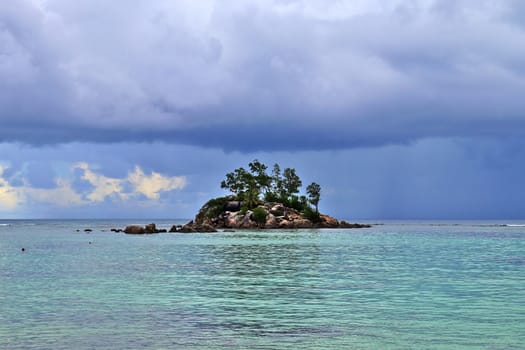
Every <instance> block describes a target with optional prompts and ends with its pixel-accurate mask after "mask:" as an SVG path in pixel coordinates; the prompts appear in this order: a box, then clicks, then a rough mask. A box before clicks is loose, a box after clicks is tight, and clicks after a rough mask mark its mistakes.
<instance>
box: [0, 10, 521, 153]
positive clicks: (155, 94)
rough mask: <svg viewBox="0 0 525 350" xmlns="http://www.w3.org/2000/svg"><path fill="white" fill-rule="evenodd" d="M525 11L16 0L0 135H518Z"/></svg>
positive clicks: (274, 142) (293, 140)
mask: <svg viewBox="0 0 525 350" xmlns="http://www.w3.org/2000/svg"><path fill="white" fill-rule="evenodd" d="M523 18H525V10H524V6H523V5H522V4H521V3H520V2H519V1H511V0H502V1H497V2H495V1H489V0H479V1H471V0H460V1H446V0H434V1H432V0H414V1H401V0H399V1H389V2H387V3H385V2H384V1H337V2H331V3H327V2H325V1H299V0H297V1H293V0H289V1H276V0H274V1H272V0H257V1H250V2H243V1H220V2H219V1H213V0H203V1H198V2H196V1H167V0H164V1H155V2H151V1H145V0H132V1H112V2H107V1H93V0H89V1H88V0H78V1H74V2H71V1H68V0H32V1H30V0H4V1H2V2H1V3H0V123H1V128H0V142H20V143H26V144H33V145H38V144H58V143H68V142H73V141H81V142H95V143H99V142H100V143H109V142H143V141H162V142H168V143H175V144H176V143H180V144H191V145H196V146H204V147H211V148H220V149H224V150H239V151H242V152H249V151H272V150H319V149H345V148H356V147H374V146H382V145H386V144H406V143H410V142H413V141H416V140H419V139H425V138H435V137H469V138H470V137H495V138H499V137H506V136H509V135H511V136H518V137H519V136H523V134H525V118H524V116H523V111H524V110H525V99H523V93H524V91H525V76H524V75H525V65H524V63H523V62H525V31H524V29H525V28H524V27H523V25H522V23H523V21H522V20H523Z"/></svg>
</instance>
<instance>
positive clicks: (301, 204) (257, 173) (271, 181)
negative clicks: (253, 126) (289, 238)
mask: <svg viewBox="0 0 525 350" xmlns="http://www.w3.org/2000/svg"><path fill="white" fill-rule="evenodd" d="M248 168H249V170H246V169H244V168H242V167H241V168H238V169H235V170H234V171H233V172H231V173H228V174H226V178H225V179H224V180H223V181H222V182H221V188H223V189H227V190H229V191H230V192H232V193H233V194H234V195H235V197H236V198H237V199H238V200H240V201H242V202H243V203H244V204H245V205H246V206H247V207H248V208H254V207H256V206H257V205H258V204H259V203H260V202H261V200H262V199H264V200H265V201H268V202H280V203H283V204H284V205H286V206H288V207H292V208H295V209H297V210H305V209H307V208H308V209H310V210H311V208H310V207H309V206H308V202H309V203H311V204H312V205H314V206H315V210H316V213H319V210H318V205H319V200H320V198H321V186H319V185H318V184H317V183H315V182H314V183H312V184H310V185H309V186H308V187H307V189H306V191H307V194H308V198H306V196H304V195H302V196H299V195H298V194H299V193H300V189H301V186H302V184H303V183H302V180H301V178H300V177H299V176H298V175H297V173H296V171H295V169H293V168H285V169H284V170H283V171H282V172H281V167H280V165H279V164H277V163H276V164H274V166H273V169H272V172H271V174H268V173H267V170H268V167H267V166H266V165H265V164H263V163H261V162H260V161H258V160H257V159H255V160H254V161H252V162H250V163H249V164H248Z"/></svg>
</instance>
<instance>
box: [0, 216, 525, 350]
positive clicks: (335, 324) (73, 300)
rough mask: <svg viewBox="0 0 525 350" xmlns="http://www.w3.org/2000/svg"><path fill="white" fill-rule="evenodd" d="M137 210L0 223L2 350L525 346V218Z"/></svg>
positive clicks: (481, 347)
mask: <svg viewBox="0 0 525 350" xmlns="http://www.w3.org/2000/svg"><path fill="white" fill-rule="evenodd" d="M156 222H157V224H158V226H160V227H165V228H168V227H169V226H170V224H172V223H173V222H161V221H158V220H157V221H156ZM126 223H131V222H130V221H127V222H117V221H114V222H112V221H0V349H498V350H500V349H525V227H519V226H516V227H508V226H507V227H502V226H494V225H490V224H488V223H481V224H480V223H460V224H451V223H438V224H431V223H425V222H421V223H417V222H412V223H395V222H394V223H386V224H384V225H380V226H375V227H373V228H371V229H362V230H299V231H259V232H240V231H239V232H234V233H216V234H159V235H148V236H128V235H124V234H114V233H110V232H108V231H109V229H110V228H113V227H123V226H124V225H125V224H126ZM138 223H141V224H145V223H147V222H138ZM84 228H92V229H93V232H92V233H91V234H86V233H84V232H83V229H84ZM77 229H79V230H80V232H77V231H76V230H77ZM103 231H105V232H103ZM90 242H91V243H90ZM22 247H24V248H25V252H22V251H21V248H22Z"/></svg>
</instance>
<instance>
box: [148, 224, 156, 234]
mask: <svg viewBox="0 0 525 350" xmlns="http://www.w3.org/2000/svg"><path fill="white" fill-rule="evenodd" d="M144 231H145V233H159V230H157V226H156V225H155V224H148V225H146V227H145V228H144Z"/></svg>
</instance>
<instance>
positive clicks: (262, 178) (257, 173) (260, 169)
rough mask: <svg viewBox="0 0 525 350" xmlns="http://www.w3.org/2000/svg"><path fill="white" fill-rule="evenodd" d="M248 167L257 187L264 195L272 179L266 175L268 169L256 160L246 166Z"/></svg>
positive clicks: (268, 189)
mask: <svg viewBox="0 0 525 350" xmlns="http://www.w3.org/2000/svg"><path fill="white" fill-rule="evenodd" d="M248 166H249V167H250V172H251V173H252V175H253V176H254V180H255V182H256V185H257V187H258V188H259V189H260V190H261V191H263V190H264V192H265V193H268V192H269V191H270V187H271V184H272V177H271V176H269V175H268V174H267V173H266V169H268V167H267V166H266V165H265V164H263V163H261V162H259V161H258V160H257V159H255V160H254V161H253V162H251V163H250V164H248Z"/></svg>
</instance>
